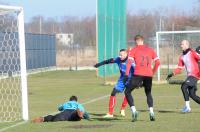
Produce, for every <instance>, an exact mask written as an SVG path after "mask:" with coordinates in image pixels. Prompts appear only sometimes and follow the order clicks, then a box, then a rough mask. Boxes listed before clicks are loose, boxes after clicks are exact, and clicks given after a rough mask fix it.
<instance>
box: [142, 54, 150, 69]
mask: <svg viewBox="0 0 200 132" xmlns="http://www.w3.org/2000/svg"><path fill="white" fill-rule="evenodd" d="M140 57H141V62H140V66H146V67H148V66H149V63H150V61H149V57H148V56H140ZM145 62H146V64H145Z"/></svg>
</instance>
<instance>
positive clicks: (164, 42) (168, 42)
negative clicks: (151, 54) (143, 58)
mask: <svg viewBox="0 0 200 132" xmlns="http://www.w3.org/2000/svg"><path fill="white" fill-rule="evenodd" d="M182 40H188V41H189V42H190V47H191V48H193V49H196V48H197V47H198V46H199V45H200V30H190V31H158V32H156V51H157V55H158V56H159V58H160V60H161V65H160V66H159V68H158V72H157V80H158V81H162V80H165V78H166V76H167V74H168V73H169V72H172V70H173V69H174V68H176V67H177V63H178V59H179V57H180V55H181V52H182V51H181V47H180V43H181V41H182ZM185 74H186V72H184V71H183V73H182V74H180V75H179V76H178V77H176V79H177V80H183V79H184V77H185Z"/></svg>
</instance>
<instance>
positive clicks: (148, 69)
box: [126, 45, 160, 77]
mask: <svg viewBox="0 0 200 132" xmlns="http://www.w3.org/2000/svg"><path fill="white" fill-rule="evenodd" d="M132 61H135V71H134V75H140V76H148V77H152V76H153V74H154V73H155V72H156V71H157V69H158V66H159V65H160V60H159V58H158V56H157V55H156V53H155V51H154V50H153V49H152V48H150V47H148V46H147V45H137V46H135V47H134V48H132V49H131V51H130V52H129V57H128V63H127V68H126V75H128V73H129V70H130V66H131V63H132ZM153 61H155V65H154V67H153V69H152V62H153Z"/></svg>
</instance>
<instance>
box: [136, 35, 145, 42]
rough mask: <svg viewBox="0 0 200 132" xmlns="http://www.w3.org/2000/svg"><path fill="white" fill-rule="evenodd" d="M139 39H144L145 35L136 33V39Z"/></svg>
mask: <svg viewBox="0 0 200 132" xmlns="http://www.w3.org/2000/svg"><path fill="white" fill-rule="evenodd" d="M138 39H141V40H144V37H143V36H142V35H136V36H135V38H134V40H135V41H136V40H138Z"/></svg>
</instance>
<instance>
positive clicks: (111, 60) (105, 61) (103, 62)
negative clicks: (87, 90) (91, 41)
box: [94, 58, 115, 68]
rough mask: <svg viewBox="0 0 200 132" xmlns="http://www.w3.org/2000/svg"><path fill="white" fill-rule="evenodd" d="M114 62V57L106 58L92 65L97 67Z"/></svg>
mask: <svg viewBox="0 0 200 132" xmlns="http://www.w3.org/2000/svg"><path fill="white" fill-rule="evenodd" d="M114 62H115V59H114V58H110V59H108V60H104V61H102V62H99V63H97V64H95V65H94V67H96V68H98V67H100V66H102V65H105V64H111V63H114Z"/></svg>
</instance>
